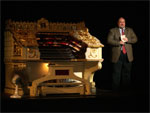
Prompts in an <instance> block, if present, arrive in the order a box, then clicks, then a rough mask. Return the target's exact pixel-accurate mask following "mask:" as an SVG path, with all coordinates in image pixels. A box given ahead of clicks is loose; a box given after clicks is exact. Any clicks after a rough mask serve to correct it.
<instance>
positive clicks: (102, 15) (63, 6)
mask: <svg viewBox="0 0 150 113" xmlns="http://www.w3.org/2000/svg"><path fill="white" fill-rule="evenodd" d="M1 6H2V13H1V19H2V20H1V25H2V26H1V29H2V37H1V51H2V54H1V56H2V57H1V58H2V59H1V64H2V65H1V67H2V68H1V69H2V71H1V74H2V76H1V80H2V86H4V83H5V82H4V80H5V77H4V63H3V55H4V54H3V46H4V44H3V41H4V36H3V31H4V27H5V20H7V19H12V20H15V21H37V20H38V19H40V18H42V17H44V18H46V19H48V20H49V21H52V22H79V21H85V24H86V26H87V27H88V28H89V32H90V33H91V34H92V35H94V36H96V37H97V38H99V39H100V41H101V42H102V43H103V44H104V45H105V47H104V48H103V58H104V62H103V68H102V69H101V70H100V71H98V72H96V74H95V76H94V80H95V81H96V85H97V87H98V88H104V89H105V88H106V89H107V88H110V87H111V71H110V70H111V66H110V62H109V46H108V45H107V43H106V39H107V34H108V32H109V29H110V28H112V27H116V26H117V24H116V23H117V20H118V18H119V17H121V16H122V17H124V18H125V19H126V25H127V26H128V27H131V28H133V30H134V31H135V33H136V34H137V37H138V42H137V43H136V44H135V45H133V49H134V62H133V69H132V83H133V86H134V88H135V89H137V90H141V91H148V85H149V84H148V82H149V73H148V69H149V65H148V63H149V56H148V55H149V47H148V42H149V10H148V9H149V2H146V1H145V2H142V1H135V2H134V1H132V2H127V1H120V2H119V1H116V2H115V1H113V2H108V1H107V2H104V1H93V2H92V1H91V2H87V1H86V2H81V1H79V2H73V1H71V2H46V1H45V2H42V1H41V2H31V1H29V2H27V1H26V2H23V1H22V2H19V1H17V2H10V1H9V2H2V4H1ZM3 88H4V87H2V89H3Z"/></svg>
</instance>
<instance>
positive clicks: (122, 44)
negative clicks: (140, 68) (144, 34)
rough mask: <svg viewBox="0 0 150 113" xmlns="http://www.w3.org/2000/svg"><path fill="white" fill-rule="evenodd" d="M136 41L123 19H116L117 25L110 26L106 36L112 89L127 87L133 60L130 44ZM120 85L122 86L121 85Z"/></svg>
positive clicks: (134, 35) (117, 89) (129, 81)
mask: <svg viewBox="0 0 150 113" xmlns="http://www.w3.org/2000/svg"><path fill="white" fill-rule="evenodd" d="M136 42H137V36H136V34H135V33H134V31H133V30H132V29H131V28H129V27H126V26H125V19H124V18H123V17H120V18H119V19H118V27H116V28H112V29H111V30H110V32H109V34H108V37H107V43H108V44H109V45H110V46H111V62H112V66H113V67H112V90H113V91H117V92H118V91H120V89H123V90H125V89H129V87H130V83H131V67H132V61H133V50H132V44H134V43H136ZM121 86H122V87H121Z"/></svg>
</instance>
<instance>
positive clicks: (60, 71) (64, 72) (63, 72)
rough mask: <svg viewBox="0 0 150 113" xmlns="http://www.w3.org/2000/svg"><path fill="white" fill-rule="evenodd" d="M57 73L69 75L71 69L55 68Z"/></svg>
mask: <svg viewBox="0 0 150 113" xmlns="http://www.w3.org/2000/svg"><path fill="white" fill-rule="evenodd" d="M55 74H56V75H69V70H55Z"/></svg>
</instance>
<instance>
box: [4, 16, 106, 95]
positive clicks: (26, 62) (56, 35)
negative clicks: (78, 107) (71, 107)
mask: <svg viewBox="0 0 150 113" xmlns="http://www.w3.org/2000/svg"><path fill="white" fill-rule="evenodd" d="M102 47H104V45H103V44H101V42H100V41H99V40H98V39H97V38H96V37H94V36H92V35H91V34H90V33H89V31H88V28H87V27H86V26H85V24H84V22H79V23H52V22H48V20H46V19H44V18H41V19H40V20H38V21H37V22H15V21H12V20H8V21H7V23H6V30H5V47H4V52H5V56H4V61H5V77H6V84H5V92H6V93H11V94H13V92H14V86H13V84H12V83H11V79H12V77H13V76H14V75H15V74H18V75H19V76H20V77H21V78H22V84H23V85H22V86H23V87H22V86H21V87H20V88H19V92H20V94H23V93H25V86H27V88H28V89H29V95H30V96H39V95H47V94H58V93H61V94H64V93H80V94H83V95H90V94H94V93H95V83H94V81H93V75H94V72H95V71H96V70H98V69H101V68H102V62H103V59H102ZM29 83H30V84H29Z"/></svg>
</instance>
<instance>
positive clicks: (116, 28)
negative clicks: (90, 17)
mask: <svg viewBox="0 0 150 113" xmlns="http://www.w3.org/2000/svg"><path fill="white" fill-rule="evenodd" d="M118 29H119V28H118V27H114V28H111V29H110V31H112V32H115V31H116V30H118Z"/></svg>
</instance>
